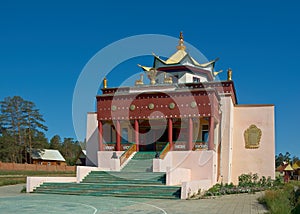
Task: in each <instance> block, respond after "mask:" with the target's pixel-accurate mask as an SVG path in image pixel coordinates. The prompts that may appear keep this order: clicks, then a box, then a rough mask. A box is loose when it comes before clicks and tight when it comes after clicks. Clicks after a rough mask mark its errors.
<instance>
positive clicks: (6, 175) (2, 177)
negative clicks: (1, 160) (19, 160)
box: [0, 170, 75, 186]
mask: <svg viewBox="0 0 300 214" xmlns="http://www.w3.org/2000/svg"><path fill="white" fill-rule="evenodd" d="M27 176H46V177H55V176H60V177H72V176H75V172H48V171H6V170H1V171H0V186H6V185H14V184H22V183H26V177H27Z"/></svg>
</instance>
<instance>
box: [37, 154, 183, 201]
mask: <svg viewBox="0 0 300 214" xmlns="http://www.w3.org/2000/svg"><path fill="white" fill-rule="evenodd" d="M154 157H155V152H137V153H135V155H134V156H133V158H132V159H131V160H130V161H129V162H128V163H127V165H126V166H125V167H124V168H123V169H122V170H121V171H120V172H108V171H92V172H90V174H89V175H88V176H86V177H85V178H84V180H83V181H82V182H80V183H44V184H42V185H41V186H40V187H38V188H36V190H35V191H34V192H35V193H45V194H67V195H88V196H116V197H132V198H160V199H179V198H180V191H181V187H179V186H166V185H165V183H166V174H165V173H160V172H152V159H153V158H154Z"/></svg>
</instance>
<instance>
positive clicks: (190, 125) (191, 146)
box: [188, 117, 193, 150]
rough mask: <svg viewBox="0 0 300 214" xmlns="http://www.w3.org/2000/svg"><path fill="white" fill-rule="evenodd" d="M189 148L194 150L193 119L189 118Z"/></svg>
mask: <svg viewBox="0 0 300 214" xmlns="http://www.w3.org/2000/svg"><path fill="white" fill-rule="evenodd" d="M188 145H189V146H188V150H193V119H192V118H191V117H190V118H189V142H188Z"/></svg>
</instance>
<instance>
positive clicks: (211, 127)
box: [208, 117, 215, 150]
mask: <svg viewBox="0 0 300 214" xmlns="http://www.w3.org/2000/svg"><path fill="white" fill-rule="evenodd" d="M214 130H215V122H214V117H210V118H209V139H208V149H209V150H214V149H215V145H214Z"/></svg>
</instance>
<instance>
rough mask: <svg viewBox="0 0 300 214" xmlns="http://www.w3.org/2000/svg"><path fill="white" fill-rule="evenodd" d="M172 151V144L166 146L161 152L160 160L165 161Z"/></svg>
mask: <svg viewBox="0 0 300 214" xmlns="http://www.w3.org/2000/svg"><path fill="white" fill-rule="evenodd" d="M169 151H170V143H167V145H166V146H165V148H164V149H163V150H162V151H161V153H160V155H159V158H160V159H164V158H165V157H166V155H167V154H168V152H169Z"/></svg>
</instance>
